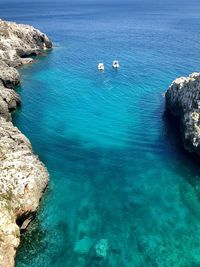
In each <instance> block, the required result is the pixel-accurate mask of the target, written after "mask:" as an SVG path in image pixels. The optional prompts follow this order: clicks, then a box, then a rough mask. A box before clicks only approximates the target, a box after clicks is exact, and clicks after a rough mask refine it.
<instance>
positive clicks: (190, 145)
mask: <svg viewBox="0 0 200 267" xmlns="http://www.w3.org/2000/svg"><path fill="white" fill-rule="evenodd" d="M165 98H166V107H167V109H168V110H169V111H170V112H171V113H172V114H173V115H174V116H177V117H179V118H180V122H181V135H182V139H183V143H184V146H185V148H186V149H187V150H189V151H190V152H195V153H197V154H199V155H200V73H193V74H191V75H190V76H189V77H181V78H178V79H176V80H175V81H174V82H173V83H172V84H171V86H170V87H169V88H168V90H167V92H166V94H165Z"/></svg>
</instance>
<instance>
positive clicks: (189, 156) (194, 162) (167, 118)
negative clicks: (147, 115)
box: [163, 111, 200, 187]
mask: <svg viewBox="0 0 200 267" xmlns="http://www.w3.org/2000/svg"><path fill="white" fill-rule="evenodd" d="M163 121H164V126H165V133H166V138H167V143H168V144H169V149H170V150H171V151H172V152H173V153H174V155H175V158H176V159H178V161H180V162H182V168H180V169H177V170H176V171H177V172H180V173H181V174H182V177H185V179H187V181H188V182H189V183H190V184H191V185H193V186H194V187H195V186H196V185H199V184H200V170H199V165H200V158H199V156H197V155H196V154H194V153H191V152H189V151H187V149H185V148H184V146H183V141H182V137H181V126H180V120H179V119H178V118H176V117H174V116H173V115H171V114H170V113H169V112H168V111H165V112H164V114H163ZM168 144H167V145H168ZM187 172H188V175H187Z"/></svg>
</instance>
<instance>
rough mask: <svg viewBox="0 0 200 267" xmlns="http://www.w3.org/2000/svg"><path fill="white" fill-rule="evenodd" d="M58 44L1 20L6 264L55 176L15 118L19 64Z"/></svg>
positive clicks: (0, 223)
mask: <svg viewBox="0 0 200 267" xmlns="http://www.w3.org/2000/svg"><path fill="white" fill-rule="evenodd" d="M51 47H52V44H51V41H50V40H49V39H48V37H47V36H46V35H45V34H43V33H41V32H40V31H39V30H36V29H35V28H33V27H31V26H29V25H22V24H16V23H14V22H6V21H3V20H0V267H13V266H14V257H15V253H16V249H17V247H18V245H19V242H20V229H25V228H26V227H27V225H28V223H29V221H30V220H31V219H32V218H33V217H34V214H35V212H36V211H37V208H38V205H39V201H40V198H41V196H42V193H43V191H44V190H45V188H46V186H47V183H48V179H49V175H48V172H47V170H46V168H45V166H44V165H43V163H42V162H40V160H39V159H38V157H37V156H36V155H34V153H33V151H32V147H31V144H30V142H29V140H28V139H27V138H26V137H25V136H24V135H23V134H22V133H21V132H20V131H19V130H18V129H17V128H16V127H14V126H13V124H12V122H11V114H10V112H11V111H13V110H15V109H16V107H17V106H18V105H19V104H20V97H19V95H18V94H17V93H16V92H15V90H14V89H15V87H16V86H18V85H19V84H20V75H19V72H18V71H17V69H16V68H17V67H19V66H20V65H22V64H27V63H31V62H33V59H32V58H31V56H35V55H39V54H40V53H42V52H43V51H44V50H46V49H49V48H51Z"/></svg>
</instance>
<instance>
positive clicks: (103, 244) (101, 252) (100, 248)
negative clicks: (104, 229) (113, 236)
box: [95, 239, 108, 258]
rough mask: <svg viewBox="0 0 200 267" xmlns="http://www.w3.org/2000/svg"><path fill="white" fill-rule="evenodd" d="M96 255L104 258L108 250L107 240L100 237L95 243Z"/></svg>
mask: <svg viewBox="0 0 200 267" xmlns="http://www.w3.org/2000/svg"><path fill="white" fill-rule="evenodd" d="M95 252H96V255H97V256H98V257H100V258H106V256H107V252H108V240H107V239H101V240H99V241H98V242H97V244H96V245H95Z"/></svg>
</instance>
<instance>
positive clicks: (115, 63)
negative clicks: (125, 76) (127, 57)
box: [112, 60, 119, 69]
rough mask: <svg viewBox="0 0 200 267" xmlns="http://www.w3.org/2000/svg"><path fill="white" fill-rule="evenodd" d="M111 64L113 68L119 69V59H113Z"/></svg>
mask: <svg viewBox="0 0 200 267" xmlns="http://www.w3.org/2000/svg"><path fill="white" fill-rule="evenodd" d="M112 66H113V68H115V69H119V61H117V60H114V61H113V64H112Z"/></svg>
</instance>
